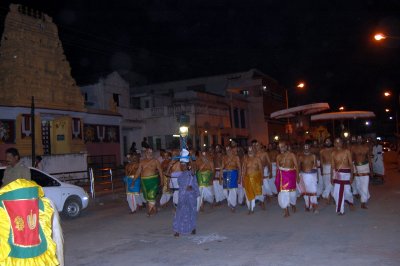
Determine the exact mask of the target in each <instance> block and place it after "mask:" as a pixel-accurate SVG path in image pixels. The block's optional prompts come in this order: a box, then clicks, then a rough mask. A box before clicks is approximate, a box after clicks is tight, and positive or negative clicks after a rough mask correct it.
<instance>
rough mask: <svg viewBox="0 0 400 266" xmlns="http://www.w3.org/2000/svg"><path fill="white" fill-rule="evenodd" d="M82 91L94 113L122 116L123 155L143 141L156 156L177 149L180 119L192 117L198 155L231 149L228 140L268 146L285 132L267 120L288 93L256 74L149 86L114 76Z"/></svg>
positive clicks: (191, 134)
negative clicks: (212, 147)
mask: <svg viewBox="0 0 400 266" xmlns="http://www.w3.org/2000/svg"><path fill="white" fill-rule="evenodd" d="M81 89H82V93H83V94H84V95H86V102H87V104H88V105H90V106H91V107H93V108H98V109H107V108H110V106H114V107H115V108H116V109H117V110H118V112H119V113H120V114H121V115H122V122H121V128H122V133H121V138H122V142H121V151H122V154H126V153H127V152H128V150H129V147H130V146H131V144H132V143H133V142H135V143H136V147H137V148H138V149H140V144H141V142H142V140H143V138H144V137H145V138H146V139H147V142H148V144H149V145H150V146H151V147H153V148H154V149H156V150H159V149H171V148H176V147H178V146H179V138H177V137H176V136H177V135H178V134H179V126H180V124H179V119H178V117H179V116H180V115H182V114H185V115H187V116H188V117H189V121H190V122H189V123H190V125H189V135H188V142H189V144H190V145H191V146H192V147H194V148H195V149H200V148H202V147H208V146H210V145H216V144H222V145H227V144H229V141H230V139H236V140H237V141H238V142H239V143H241V144H242V145H247V144H248V142H249V141H250V140H252V139H257V140H259V141H260V142H262V143H264V144H267V143H269V142H270V141H271V140H272V137H273V135H274V134H277V133H278V132H283V130H284V127H283V125H281V124H280V123H279V122H276V121H270V120H269V117H270V113H271V112H274V111H276V110H279V109H282V108H283V107H284V101H285V98H284V97H283V95H284V90H283V89H282V88H281V87H280V86H279V84H278V83H277V82H276V81H274V80H273V79H271V78H270V77H268V76H267V75H265V74H263V73H262V72H260V71H258V70H255V69H251V70H249V71H246V72H241V73H234V74H227V75H220V76H211V77H202V78H196V79H189V80H180V81H172V82H165V83H159V84H150V85H146V86H129V85H128V83H127V82H126V81H124V79H123V78H122V77H121V75H119V73H118V72H113V73H111V74H110V75H108V76H106V77H104V78H100V79H99V81H98V82H97V83H96V84H92V85H88V86H82V87H81ZM128 101H129V102H128ZM110 103H112V104H114V105H112V104H110Z"/></svg>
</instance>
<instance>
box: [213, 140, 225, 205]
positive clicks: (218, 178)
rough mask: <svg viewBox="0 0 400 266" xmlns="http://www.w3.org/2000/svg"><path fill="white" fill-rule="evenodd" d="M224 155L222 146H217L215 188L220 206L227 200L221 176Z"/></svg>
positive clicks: (216, 201)
mask: <svg viewBox="0 0 400 266" xmlns="http://www.w3.org/2000/svg"><path fill="white" fill-rule="evenodd" d="M223 156H224V154H223V151H222V147H221V145H219V144H218V145H217V146H215V153H214V168H215V175H214V181H213V188H214V196H215V203H216V204H217V205H220V204H221V202H222V201H223V200H225V195H224V188H223V186H222V176H221V166H222V158H223Z"/></svg>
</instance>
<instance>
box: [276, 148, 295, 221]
mask: <svg viewBox="0 0 400 266" xmlns="http://www.w3.org/2000/svg"><path fill="white" fill-rule="evenodd" d="M279 150H280V154H279V155H278V156H277V157H276V164H277V173H276V179H275V185H276V189H277V191H278V203H279V206H280V207H281V208H282V209H284V217H288V216H289V206H291V207H292V211H293V212H296V197H297V195H296V182H298V181H299V175H298V173H299V171H298V165H297V159H296V156H295V155H294V154H293V153H292V152H289V151H288V146H287V144H286V142H285V141H281V142H279Z"/></svg>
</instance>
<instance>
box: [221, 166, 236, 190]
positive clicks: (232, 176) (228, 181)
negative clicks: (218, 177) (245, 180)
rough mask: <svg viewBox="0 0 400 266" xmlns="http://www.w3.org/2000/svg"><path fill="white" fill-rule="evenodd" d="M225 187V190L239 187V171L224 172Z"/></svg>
mask: <svg viewBox="0 0 400 266" xmlns="http://www.w3.org/2000/svg"><path fill="white" fill-rule="evenodd" d="M223 187H224V189H229V188H237V187H238V171H237V170H224V173H223Z"/></svg>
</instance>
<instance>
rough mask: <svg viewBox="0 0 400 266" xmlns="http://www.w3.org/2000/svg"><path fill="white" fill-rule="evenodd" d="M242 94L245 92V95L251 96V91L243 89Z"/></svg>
mask: <svg viewBox="0 0 400 266" xmlns="http://www.w3.org/2000/svg"><path fill="white" fill-rule="evenodd" d="M240 94H243V95H245V96H249V91H248V90H242V91H241V92H240Z"/></svg>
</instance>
